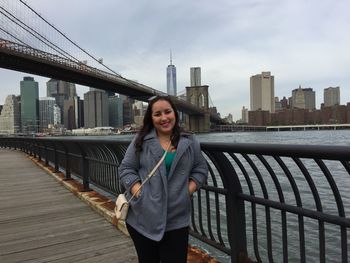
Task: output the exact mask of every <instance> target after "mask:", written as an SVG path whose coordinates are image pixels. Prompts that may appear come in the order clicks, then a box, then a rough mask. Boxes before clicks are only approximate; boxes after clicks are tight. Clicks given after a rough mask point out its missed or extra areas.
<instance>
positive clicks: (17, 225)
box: [0, 148, 218, 263]
mask: <svg viewBox="0 0 350 263" xmlns="http://www.w3.org/2000/svg"><path fill="white" fill-rule="evenodd" d="M30 158H32V157H30ZM34 161H35V162H36V163H37V164H38V166H37V165H35V164H34V163H33V161H32V160H30V159H29V158H27V157H26V155H25V154H23V153H21V152H19V151H14V150H8V149H3V148H0V200H1V202H0V263H14V262H27V263H40V262H52V263H67V262H84V263H95V262H96V263H100V262H103V263H109V262H111V263H112V262H113V263H118V262H120V263H121V262H123V263H125V262H137V256H136V251H135V249H134V246H133V244H132V241H131V239H130V238H129V236H127V235H125V234H124V233H122V231H125V227H124V225H123V224H121V223H118V222H116V221H115V217H113V216H111V215H113V208H114V205H113V206H111V204H113V202H112V201H111V200H109V199H107V198H106V197H104V196H101V195H100V194H98V193H96V192H95V191H92V192H79V187H81V184H79V183H78V182H76V181H75V180H70V181H63V180H62V177H60V174H58V173H53V169H52V168H50V167H44V166H43V164H41V163H40V162H38V161H37V160H34ZM39 166H41V167H42V168H44V169H42V168H39ZM48 173H49V174H51V175H52V176H50V175H48ZM61 175H62V176H63V174H61ZM54 177H55V178H56V180H55V179H54ZM57 180H58V181H60V182H61V183H62V184H64V185H65V186H66V188H68V189H69V190H67V189H66V188H65V187H63V186H62V185H61V184H59V183H58V182H57ZM77 191H78V192H77ZM72 192H73V193H75V195H77V196H79V198H81V199H83V200H84V201H85V202H82V201H81V200H80V199H78V198H77V197H76V196H75V195H73V194H72ZM106 200H108V201H106ZM86 203H88V204H89V205H90V206H91V207H93V208H94V210H96V211H98V212H99V213H96V212H95V211H93V210H92V209H91V208H90V207H89V206H88V205H87V204H86ZM101 215H103V216H104V217H105V218H103V217H102V216H101ZM106 219H107V220H108V221H110V222H108V221H107V220H106ZM111 223H112V224H111ZM113 224H114V225H117V226H118V228H119V229H120V230H122V231H120V230H118V228H116V227H115V226H114V225H113ZM187 263H218V261H217V260H216V259H214V258H212V257H210V256H209V255H208V254H206V253H204V252H203V251H201V250H200V249H198V248H196V247H193V246H189V250H188V257H187Z"/></svg>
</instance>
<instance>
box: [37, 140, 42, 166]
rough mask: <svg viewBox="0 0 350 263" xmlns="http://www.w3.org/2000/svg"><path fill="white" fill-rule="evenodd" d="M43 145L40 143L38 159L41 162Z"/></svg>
mask: <svg viewBox="0 0 350 263" xmlns="http://www.w3.org/2000/svg"><path fill="white" fill-rule="evenodd" d="M41 147H42V144H41V143H40V144H38V161H39V162H40V161H41Z"/></svg>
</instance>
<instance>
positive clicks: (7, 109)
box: [0, 95, 21, 134]
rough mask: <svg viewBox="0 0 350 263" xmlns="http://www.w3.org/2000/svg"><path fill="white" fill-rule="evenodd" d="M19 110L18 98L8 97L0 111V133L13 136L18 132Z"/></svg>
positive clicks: (19, 123)
mask: <svg viewBox="0 0 350 263" xmlns="http://www.w3.org/2000/svg"><path fill="white" fill-rule="evenodd" d="M20 125H21V122H20V109H19V102H18V98H17V97H16V96H15V95H8V96H7V97H6V99H5V104H4V106H3V107H2V110H1V111H0V133H2V134H15V133H18V132H19V131H20Z"/></svg>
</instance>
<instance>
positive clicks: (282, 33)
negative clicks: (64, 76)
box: [0, 0, 350, 120]
mask: <svg viewBox="0 0 350 263" xmlns="http://www.w3.org/2000/svg"><path fill="white" fill-rule="evenodd" d="M27 3H28V4H29V5H30V6H32V7H33V8H34V9H35V10H37V11H38V12H39V13H40V14H41V15H42V16H43V17H45V18H47V19H48V20H49V21H50V22H52V23H53V24H54V25H55V26H57V27H58V28H59V29H60V30H62V31H63V32H64V33H66V34H67V35H68V36H69V37H71V38H72V39H73V40H74V41H76V42H77V43H78V44H80V45H81V46H82V47H84V48H86V49H87V50H88V51H89V52H91V53H92V54H93V55H95V56H96V57H103V59H104V63H105V64H107V65H108V66H109V67H111V68H113V69H114V70H115V71H117V72H118V73H120V74H122V76H124V77H126V78H129V79H132V80H137V81H139V82H140V83H142V84H145V85H148V86H151V87H153V88H156V89H158V90H160V91H164V92H166V76H165V74H164V68H165V67H166V66H167V64H168V60H169V59H168V58H169V48H171V49H172V50H173V52H174V54H176V56H175V57H176V61H175V63H174V64H175V65H176V68H177V90H178V92H181V91H182V90H184V89H185V87H186V86H190V68H191V67H197V66H198V67H201V71H202V74H201V75H202V85H208V86H209V94H210V97H211V99H212V101H213V103H214V105H215V106H216V107H217V109H218V111H219V112H220V113H221V116H222V117H224V116H227V115H228V114H229V113H231V114H232V115H233V116H234V120H237V119H239V118H241V109H242V107H243V106H245V107H248V108H249V104H250V103H249V98H250V96H249V78H250V77H251V76H252V75H255V74H259V73H260V72H262V71H270V72H271V74H273V75H274V76H275V96H278V97H279V98H280V99H281V98H283V96H286V97H290V96H291V94H292V90H294V89H296V88H298V87H299V85H301V86H302V87H304V88H312V89H313V90H314V91H315V92H316V108H319V107H320V104H321V103H322V102H323V90H324V89H325V88H328V87H335V86H339V87H340V89H341V98H340V103H341V104H345V103H346V102H349V101H350V88H349V87H350V76H349V74H348V72H347V68H348V66H349V64H350V54H349V53H348V52H347V48H348V46H349V44H350V37H349V36H348V34H347V28H348V27H349V25H350V18H348V16H347V14H346V12H347V11H346V10H348V9H349V7H350V3H348V2H347V1H337V2H334V1H322V3H320V2H319V1H314V0H313V1H307V2H305V1H299V0H297V1H291V0H288V1H283V2H282V1H277V0H274V1H254V2H253V1H234V2H233V1H222V2H221V4H220V5H217V4H214V3H212V2H211V1H201V2H187V1H186V2H185V1H179V2H177V3H170V2H166V1H165V2H164V1H152V2H151V3H150V2H148V1H138V3H137V4H132V3H127V2H123V1H105V2H104V3H98V2H95V1H84V2H82V1H80V0H76V1H74V2H71V1H68V0H62V1H56V0H54V1H50V3H47V2H43V1H39V0H28V1H27ZM60 10H62V12H64V14H65V16H64V18H65V19H62V15H61V14H62V12H59V11H60ZM116 10H123V12H120V13H118V16H116V15H115V12H116ZM91 12H93V15H89V14H90V13H91ZM188 14H191V16H189V15H188ZM125 21H126V22H125ZM141 24H142V27H140V25H141ZM81 25H84V27H82V26H81ZM87 30H89V31H87ZM111 32H115V34H111ZM24 76H32V77H34V78H35V80H36V81H38V82H39V88H40V95H39V96H40V97H44V96H45V91H44V87H45V83H46V82H47V81H48V78H43V77H39V76H36V75H32V74H26V73H19V72H13V71H8V70H4V69H0V80H1V84H0V85H1V89H0V104H3V103H4V101H5V98H6V95H9V94H17V95H18V94H19V81H20V80H21V79H23V77H24ZM87 90H88V88H87V87H82V86H79V87H78V86H77V92H78V95H79V96H81V97H82V94H83V93H85V92H87Z"/></svg>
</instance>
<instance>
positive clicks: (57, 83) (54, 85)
mask: <svg viewBox="0 0 350 263" xmlns="http://www.w3.org/2000/svg"><path fill="white" fill-rule="evenodd" d="M46 88H47V97H53V98H55V99H56V104H57V105H58V106H59V107H60V109H61V116H62V117H63V116H64V101H65V100H68V99H72V98H73V97H75V96H77V92H76V88H75V84H74V83H70V82H66V81H63V80H57V79H50V80H49V81H48V82H47V83H46ZM61 120H62V121H63V122H64V118H61ZM64 125H65V126H67V125H68V124H67V123H64Z"/></svg>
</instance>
